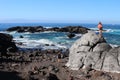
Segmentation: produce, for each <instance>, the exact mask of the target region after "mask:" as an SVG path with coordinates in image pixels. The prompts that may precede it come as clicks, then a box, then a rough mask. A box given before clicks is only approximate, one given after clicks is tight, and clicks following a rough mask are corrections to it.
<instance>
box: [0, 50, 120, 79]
mask: <svg viewBox="0 0 120 80" xmlns="http://www.w3.org/2000/svg"><path fill="white" fill-rule="evenodd" d="M58 53H62V52H60V51H57V50H56V51H55V50H45V51H41V50H34V51H26V52H24V51H18V52H15V53H7V54H8V55H7V57H6V56H2V57H0V75H1V76H0V79H1V80H119V79H120V76H119V75H120V74H118V73H110V72H104V71H97V70H94V69H79V70H71V69H70V68H68V67H66V66H65V64H66V63H67V62H68V59H69V57H67V56H63V57H62V58H61V61H60V62H58V59H57V54H58Z"/></svg>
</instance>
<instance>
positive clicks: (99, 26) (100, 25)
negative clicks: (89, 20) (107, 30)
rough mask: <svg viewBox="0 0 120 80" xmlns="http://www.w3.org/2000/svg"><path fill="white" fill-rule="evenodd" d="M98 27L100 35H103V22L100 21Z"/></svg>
mask: <svg viewBox="0 0 120 80" xmlns="http://www.w3.org/2000/svg"><path fill="white" fill-rule="evenodd" d="M97 27H98V29H99V37H102V30H103V29H102V28H103V25H102V23H101V22H99V23H98V26H97Z"/></svg>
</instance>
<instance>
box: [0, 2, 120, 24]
mask: <svg viewBox="0 0 120 80" xmlns="http://www.w3.org/2000/svg"><path fill="white" fill-rule="evenodd" d="M98 21H102V22H104V23H111V24H114V23H117V24H120V0H0V22H52V23H54V22H61V23H62V22H64V23H96V22H98Z"/></svg>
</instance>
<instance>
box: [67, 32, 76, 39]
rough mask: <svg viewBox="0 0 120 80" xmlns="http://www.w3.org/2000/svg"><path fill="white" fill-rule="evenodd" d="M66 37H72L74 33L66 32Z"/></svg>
mask: <svg viewBox="0 0 120 80" xmlns="http://www.w3.org/2000/svg"><path fill="white" fill-rule="evenodd" d="M67 37H68V38H73V37H75V34H74V33H68V34H67Z"/></svg>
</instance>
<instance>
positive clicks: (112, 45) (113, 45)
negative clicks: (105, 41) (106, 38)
mask: <svg viewBox="0 0 120 80" xmlns="http://www.w3.org/2000/svg"><path fill="white" fill-rule="evenodd" d="M110 46H111V47H112V48H115V47H118V46H119V45H115V44H110Z"/></svg>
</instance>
